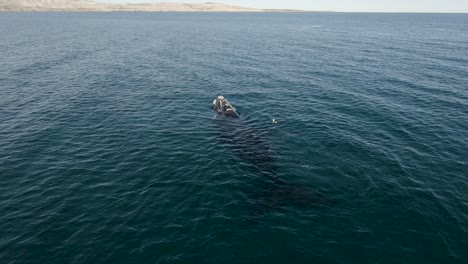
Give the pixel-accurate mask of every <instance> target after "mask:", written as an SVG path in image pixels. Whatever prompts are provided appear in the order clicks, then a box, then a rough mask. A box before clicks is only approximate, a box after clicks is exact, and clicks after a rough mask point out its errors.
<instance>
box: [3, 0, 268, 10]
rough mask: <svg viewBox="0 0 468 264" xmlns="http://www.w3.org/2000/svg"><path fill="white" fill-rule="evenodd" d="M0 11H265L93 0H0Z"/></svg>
mask: <svg viewBox="0 0 468 264" xmlns="http://www.w3.org/2000/svg"><path fill="white" fill-rule="evenodd" d="M0 11H23V12H27V11H148V12H158V11H174V12H265V11H266V10H262V9H254V8H246V7H240V6H230V5H224V4H219V3H201V4H184V3H142V4H125V3H122V4H118V3H101V2H96V1H93V0H0Z"/></svg>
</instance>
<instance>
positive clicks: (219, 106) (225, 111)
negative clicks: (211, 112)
mask: <svg viewBox="0 0 468 264" xmlns="http://www.w3.org/2000/svg"><path fill="white" fill-rule="evenodd" d="M213 108H214V109H215V111H216V112H218V114H221V115H225V116H229V117H234V118H239V116H240V115H239V113H238V112H237V110H236V108H234V106H232V104H231V103H230V102H229V101H228V100H227V99H226V98H225V97H224V96H222V95H220V96H218V97H217V98H216V99H214V101H213Z"/></svg>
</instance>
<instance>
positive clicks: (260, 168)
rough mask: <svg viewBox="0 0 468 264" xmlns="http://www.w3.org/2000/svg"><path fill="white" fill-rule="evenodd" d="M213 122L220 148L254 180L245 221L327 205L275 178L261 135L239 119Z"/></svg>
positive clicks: (323, 198) (319, 196) (271, 158)
mask: <svg viewBox="0 0 468 264" xmlns="http://www.w3.org/2000/svg"><path fill="white" fill-rule="evenodd" d="M213 122H214V123H215V124H216V128H217V130H218V131H219V134H220V137H221V142H222V145H223V148H225V149H226V151H228V150H231V151H232V152H233V153H234V154H235V156H236V157H238V159H239V161H240V162H241V163H242V164H244V165H245V166H248V167H249V168H250V169H251V170H252V171H253V173H254V174H255V175H257V176H258V177H255V179H251V181H250V182H249V183H248V184H247V185H246V186H247V187H248V189H247V190H245V191H246V193H247V194H248V197H249V198H248V199H249V200H248V202H247V206H248V207H247V211H248V213H247V219H246V220H247V221H251V220H255V219H259V218H260V217H262V216H264V215H265V214H267V213H268V212H274V211H278V210H281V209H282V208H285V207H297V208H312V207H318V206H323V205H326V204H328V203H329V199H328V198H327V197H326V196H325V195H324V194H323V193H321V192H318V191H315V190H311V189H306V188H303V187H301V186H298V185H295V184H292V183H289V182H288V181H286V180H285V179H283V178H281V177H280V176H279V175H278V168H277V165H276V162H275V156H276V155H275V152H274V151H273V149H272V147H271V145H270V144H269V143H268V141H267V140H266V137H265V135H264V134H265V132H263V131H262V130H259V129H257V128H255V127H254V126H252V125H251V124H249V123H248V122H247V121H246V120H243V119H242V118H233V117H229V116H224V115H217V116H216V117H215V118H214V120H213Z"/></svg>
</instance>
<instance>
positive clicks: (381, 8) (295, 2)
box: [100, 0, 468, 13]
mask: <svg viewBox="0 0 468 264" xmlns="http://www.w3.org/2000/svg"><path fill="white" fill-rule="evenodd" d="M100 1H105V2H130V3H142V2H184V3H201V2H219V3H225V4H231V5H240V6H246V7H256V8H292V9H303V10H335V11H344V12H451V13H468V0H283V1H274V0H273V1H271V0H250V1H249V0H100Z"/></svg>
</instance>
